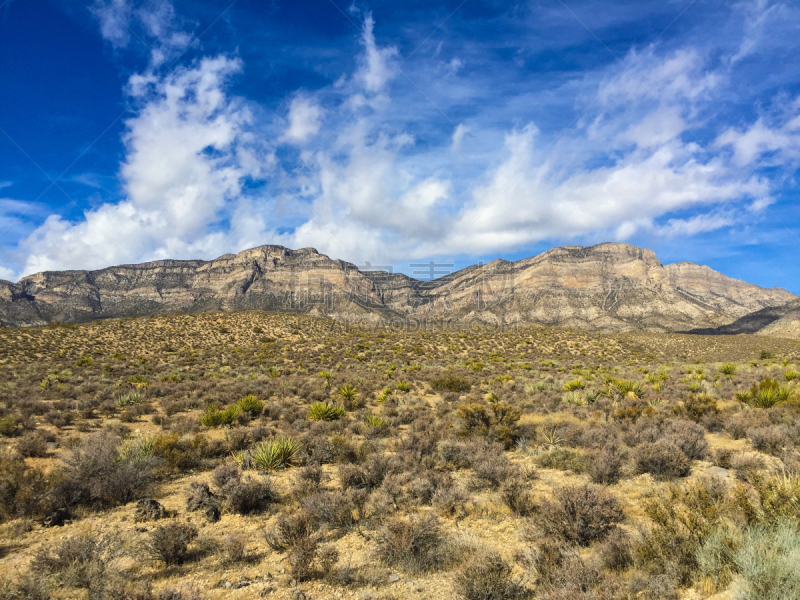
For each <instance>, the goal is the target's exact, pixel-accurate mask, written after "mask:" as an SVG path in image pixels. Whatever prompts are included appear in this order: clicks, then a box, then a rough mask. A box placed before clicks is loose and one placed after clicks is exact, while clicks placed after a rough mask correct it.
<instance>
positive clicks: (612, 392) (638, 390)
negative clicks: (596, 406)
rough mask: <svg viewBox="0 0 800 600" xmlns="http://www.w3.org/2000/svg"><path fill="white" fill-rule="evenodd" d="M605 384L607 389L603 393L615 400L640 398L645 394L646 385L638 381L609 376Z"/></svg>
mask: <svg viewBox="0 0 800 600" xmlns="http://www.w3.org/2000/svg"><path fill="white" fill-rule="evenodd" d="M605 384H606V386H605V389H604V390H603V391H602V392H601V393H602V394H603V395H604V396H606V397H608V398H610V399H612V400H615V401H619V400H621V399H622V398H631V399H634V400H640V399H641V398H642V396H644V392H645V389H644V385H642V384H641V383H639V382H638V381H630V380H628V379H614V378H609V379H607V380H606V382H605Z"/></svg>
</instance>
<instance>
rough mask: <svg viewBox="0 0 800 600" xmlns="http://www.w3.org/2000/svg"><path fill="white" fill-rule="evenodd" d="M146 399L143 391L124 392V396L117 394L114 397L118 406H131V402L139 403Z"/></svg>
mask: <svg viewBox="0 0 800 600" xmlns="http://www.w3.org/2000/svg"><path fill="white" fill-rule="evenodd" d="M143 399H144V396H142V394H141V392H130V393H128V394H123V395H122V396H117V397H116V398H115V399H114V403H115V404H116V405H117V406H120V407H122V406H129V405H131V404H139V403H140V402H141V401H142V400H143Z"/></svg>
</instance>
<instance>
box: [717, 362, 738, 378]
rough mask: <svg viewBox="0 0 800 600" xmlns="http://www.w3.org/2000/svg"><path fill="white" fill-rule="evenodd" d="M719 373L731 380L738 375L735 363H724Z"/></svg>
mask: <svg viewBox="0 0 800 600" xmlns="http://www.w3.org/2000/svg"><path fill="white" fill-rule="evenodd" d="M719 372H720V373H722V374H723V375H725V376H727V377H728V378H729V379H730V378H731V377H733V376H734V375H736V365H735V364H733V363H722V366H721V367H720V368H719Z"/></svg>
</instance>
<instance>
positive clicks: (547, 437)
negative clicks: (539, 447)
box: [539, 427, 564, 450]
mask: <svg viewBox="0 0 800 600" xmlns="http://www.w3.org/2000/svg"><path fill="white" fill-rule="evenodd" d="M539 437H540V438H541V439H542V441H543V442H544V444H545V445H546V446H547V449H548V450H555V449H556V448H558V447H559V446H560V445H561V442H563V441H564V436H563V435H561V432H560V431H559V430H558V429H557V428H555V427H551V428H550V429H543V430H541V431H540V432H539Z"/></svg>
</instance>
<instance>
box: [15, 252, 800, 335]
mask: <svg viewBox="0 0 800 600" xmlns="http://www.w3.org/2000/svg"><path fill="white" fill-rule="evenodd" d="M795 299H796V296H794V295H792V294H790V293H789V292H787V291H785V290H782V289H780V288H772V289H764V288H761V287H758V286H755V285H751V284H748V283H746V282H743V281H738V280H735V279H731V278H729V277H726V276H724V275H722V274H720V273H717V272H716V271H713V270H712V269H710V268H708V267H704V266H701V265H695V264H692V263H677V264H673V265H667V266H663V265H662V264H661V263H660V262H659V260H658V258H657V257H656V255H655V254H654V253H653V252H651V251H650V250H646V249H643V248H637V247H635V246H630V245H627V244H600V245H597V246H592V247H589V248H583V247H579V246H568V247H563V248H554V249H553V250H549V251H548V252H545V253H543V254H540V255H538V256H534V257H532V258H527V259H524V260H520V261H518V262H507V261H502V260H497V261H494V262H491V263H489V264H486V265H475V266H471V267H468V268H466V269H463V270H461V271H458V272H456V273H453V274H451V275H448V276H447V277H443V278H441V279H437V280H435V281H418V280H416V279H413V278H411V277H407V276H405V275H402V274H396V273H395V274H391V273H386V272H382V271H360V270H359V269H358V268H357V267H356V266H355V265H353V264H351V263H347V262H344V261H341V260H334V259H331V258H329V257H327V256H325V255H323V254H320V253H318V252H317V251H316V250H314V249H313V248H304V249H301V250H290V249H288V248H284V247H282V246H260V247H258V248H253V249H251V250H246V251H244V252H240V253H239V254H235V255H234V254H227V255H225V256H221V257H219V258H217V259H215V260H211V261H201V260H187V261H180V260H162V261H156V262H150V263H144V264H139V265H121V266H116V267H109V268H106V269H101V270H98V271H58V272H44V273H37V274H35V275H30V276H28V277H25V278H23V279H22V280H20V281H19V282H18V283H11V282H8V281H0V322H2V323H3V324H4V325H12V326H22V325H42V324H45V323H48V322H50V321H63V322H79V321H88V320H93V319H99V318H109V317H124V316H131V315H147V314H154V313H170V312H188V311H205V310H248V309H259V310H280V311H296V312H309V313H313V314H324V315H329V316H332V317H335V318H339V319H372V320H377V319H382V320H387V319H403V318H407V317H412V318H417V319H422V318H431V319H437V320H439V319H443V318H448V319H449V318H452V319H457V320H480V321H485V322H493V323H497V322H502V323H539V324H548V325H559V326H576V327H582V328H591V329H599V330H609V331H612V330H613V331H621V330H641V329H648V330H656V331H680V330H688V329H695V328H717V327H720V326H723V325H726V324H729V323H732V322H733V321H736V320H737V319H740V318H741V317H744V316H745V315H748V314H750V313H753V312H755V311H759V310H762V309H768V308H773V307H778V306H783V305H785V304H786V303H787V302H790V301H792V300H795Z"/></svg>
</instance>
